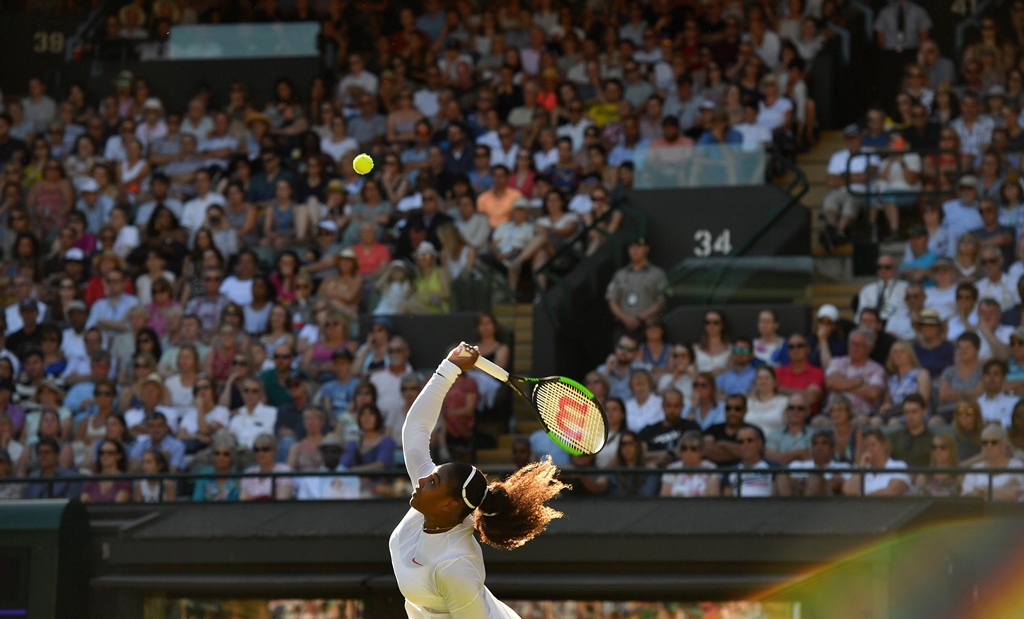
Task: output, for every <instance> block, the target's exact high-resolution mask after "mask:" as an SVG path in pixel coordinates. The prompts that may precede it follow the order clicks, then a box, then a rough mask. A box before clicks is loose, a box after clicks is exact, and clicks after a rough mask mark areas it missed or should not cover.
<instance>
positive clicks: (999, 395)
mask: <svg viewBox="0 0 1024 619" xmlns="http://www.w3.org/2000/svg"><path fill="white" fill-rule="evenodd" d="M981 371H982V375H981V382H982V384H983V385H984V386H985V391H984V393H982V394H981V396H979V397H978V406H980V407H981V418H982V420H983V421H984V423H986V424H989V423H998V424H999V425H1001V426H1003V427H1004V428H1009V427H1010V420H1011V417H1012V415H1013V407H1014V406H1016V405H1017V402H1018V401H1019V400H1020V398H1018V397H1017V396H1015V395H1011V394H1009V393H1006V392H1005V390H1004V387H1005V385H1006V373H1007V371H1008V369H1007V365H1006V362H1005V361H1000V360H999V359H989V360H988V361H986V362H985V365H983V366H982V369H981Z"/></svg>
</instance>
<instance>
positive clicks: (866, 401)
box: [825, 327, 885, 416]
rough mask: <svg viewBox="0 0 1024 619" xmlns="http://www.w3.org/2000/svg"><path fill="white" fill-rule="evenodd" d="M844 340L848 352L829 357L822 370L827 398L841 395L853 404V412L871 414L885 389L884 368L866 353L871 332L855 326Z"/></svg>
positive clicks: (870, 347)
mask: <svg viewBox="0 0 1024 619" xmlns="http://www.w3.org/2000/svg"><path fill="white" fill-rule="evenodd" d="M848 342H849V343H848V346H849V351H850V352H849V354H848V355H846V356H841V357H835V358H833V359H832V360H831V362H829V364H828V367H827V368H826V370H825V386H826V387H828V390H829V392H830V394H829V399H830V400H832V399H834V398H835V397H837V396H838V395H840V394H842V395H845V396H846V397H848V398H849V399H850V401H851V402H852V403H853V413H854V415H858V416H859V415H866V416H871V415H873V414H874V413H875V411H877V410H878V405H879V404H880V403H881V398H882V391H883V390H884V388H885V369H884V368H883V367H882V366H881V365H880V364H879V363H877V362H876V361H873V360H872V359H871V357H870V356H869V355H870V353H871V349H872V348H873V347H874V345H875V334H874V332H872V331H871V330H869V329H864V328H860V327H858V328H857V329H854V331H853V332H852V333H850V336H849V338H848Z"/></svg>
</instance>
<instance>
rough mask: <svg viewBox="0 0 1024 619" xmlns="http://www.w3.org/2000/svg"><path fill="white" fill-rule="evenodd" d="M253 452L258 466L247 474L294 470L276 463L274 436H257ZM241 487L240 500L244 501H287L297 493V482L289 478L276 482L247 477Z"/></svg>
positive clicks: (266, 478)
mask: <svg viewBox="0 0 1024 619" xmlns="http://www.w3.org/2000/svg"><path fill="white" fill-rule="evenodd" d="M252 451H253V454H254V455H255V456H256V464H254V465H252V466H250V467H249V468H247V469H245V472H246V473H288V472H290V471H291V470H292V469H291V467H289V466H288V465H287V464H280V463H277V462H274V454H275V453H277V441H275V440H274V437H273V435H270V434H260V435H259V436H257V437H256V441H255V442H254V444H253V447H252ZM239 485H240V487H241V489H240V492H239V499H240V500H242V501H270V500H273V499H277V500H287V499H290V498H292V495H293V494H294V493H295V482H294V481H293V480H292V479H291V478H289V477H278V478H277V479H276V480H274V479H272V478H270V477H256V476H254V477H245V478H243V479H242V481H241V483H240V484H239Z"/></svg>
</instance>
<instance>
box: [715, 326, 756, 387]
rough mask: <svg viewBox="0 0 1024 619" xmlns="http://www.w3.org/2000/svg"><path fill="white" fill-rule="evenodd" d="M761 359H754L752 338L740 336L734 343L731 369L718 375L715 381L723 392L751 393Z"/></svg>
mask: <svg viewBox="0 0 1024 619" xmlns="http://www.w3.org/2000/svg"><path fill="white" fill-rule="evenodd" d="M758 365H760V361H758V360H756V359H754V346H753V344H751V342H750V338H746V337H738V338H736V340H735V341H734V342H733V345H732V358H731V359H730V364H729V369H728V370H726V371H725V372H723V373H721V374H719V375H718V378H716V379H715V383H716V384H717V385H718V389H719V390H720V391H721V392H722V393H749V392H750V390H751V388H752V387H753V386H754V379H755V378H756V377H757V366H758Z"/></svg>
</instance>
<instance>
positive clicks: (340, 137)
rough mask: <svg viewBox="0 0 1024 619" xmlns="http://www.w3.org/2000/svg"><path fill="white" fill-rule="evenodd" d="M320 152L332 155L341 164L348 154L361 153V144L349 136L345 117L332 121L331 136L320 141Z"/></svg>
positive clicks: (335, 118) (336, 117) (338, 117)
mask: <svg viewBox="0 0 1024 619" xmlns="http://www.w3.org/2000/svg"><path fill="white" fill-rule="evenodd" d="M320 150H322V151H323V152H325V153H327V154H328V155H330V156H331V159H333V160H334V162H335V163H340V162H341V160H342V159H343V158H344V157H345V155H347V154H348V153H358V152H359V142H357V141H356V140H355V138H353V137H350V136H349V135H348V132H347V126H346V124H345V119H344V118H343V117H341V116H335V117H334V118H332V119H331V135H330V136H329V137H326V138H323V139H322V140H320Z"/></svg>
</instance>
